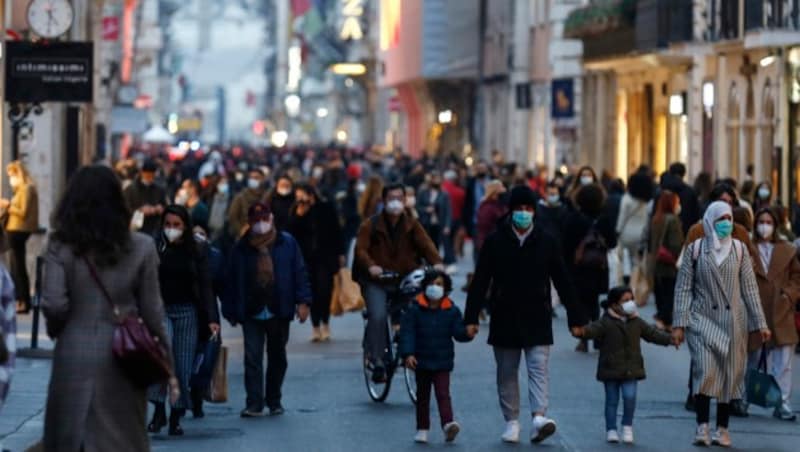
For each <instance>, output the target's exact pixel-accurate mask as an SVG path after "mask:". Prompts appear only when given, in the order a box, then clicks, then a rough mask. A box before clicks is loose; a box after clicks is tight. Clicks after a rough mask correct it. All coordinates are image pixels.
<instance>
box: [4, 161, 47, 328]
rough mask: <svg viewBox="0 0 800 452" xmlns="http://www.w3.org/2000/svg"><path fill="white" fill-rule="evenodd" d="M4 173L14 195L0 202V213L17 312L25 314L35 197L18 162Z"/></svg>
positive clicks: (36, 219)
mask: <svg viewBox="0 0 800 452" xmlns="http://www.w3.org/2000/svg"><path fill="white" fill-rule="evenodd" d="M6 171H7V173H8V179H9V184H10V185H11V189H12V190H13V191H14V196H13V197H12V198H11V200H10V201H9V200H7V199H0V210H1V211H2V212H3V213H4V216H5V217H6V218H7V222H6V225H5V230H6V234H7V236H8V244H9V249H10V250H11V259H9V270H10V271H11V278H12V279H13V280H14V287H15V288H16V297H17V312H19V313H28V312H29V311H30V309H31V290H30V280H29V279H28V270H27V266H26V264H25V263H26V258H27V257H26V256H27V253H26V251H25V246H26V244H27V243H28V239H29V238H30V236H31V234H32V233H34V232H36V231H37V230H38V229H39V196H38V194H37V192H36V185H35V184H34V182H33V179H32V178H31V176H30V174H29V173H28V170H27V169H26V168H25V166H24V165H23V164H22V163H21V162H19V161H15V162H11V163H10V164H9V165H8V168H7V169H6Z"/></svg>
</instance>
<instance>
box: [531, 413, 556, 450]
mask: <svg viewBox="0 0 800 452" xmlns="http://www.w3.org/2000/svg"><path fill="white" fill-rule="evenodd" d="M555 432H556V423H555V421H553V420H552V419H550V418H546V417H544V416H536V417H534V418H533V431H532V432H531V442H532V443H534V444H539V443H541V442H542V441H544V440H545V439H547V438H548V437H549V436H550V435H552V434H553V433H555Z"/></svg>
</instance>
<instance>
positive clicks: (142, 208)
mask: <svg viewBox="0 0 800 452" xmlns="http://www.w3.org/2000/svg"><path fill="white" fill-rule="evenodd" d="M157 169H158V166H157V165H156V163H155V162H154V161H152V160H148V161H146V162H145V163H144V165H142V171H141V173H140V174H139V178H138V179H136V181H135V182H134V183H132V184H131V185H129V186H128V188H126V189H125V191H124V192H123V196H124V198H125V203H126V204H127V205H128V209H129V210H130V211H131V212H134V216H133V217H134V223H140V224H135V226H136V228H137V229H138V230H139V232H141V233H143V234H147V235H149V236H150V237H155V235H156V233H157V232H158V231H159V230H160V229H161V214H163V213H164V208H165V207H166V206H167V192H166V190H164V187H161V186H160V185H157V184H156V182H155V179H156V170H157Z"/></svg>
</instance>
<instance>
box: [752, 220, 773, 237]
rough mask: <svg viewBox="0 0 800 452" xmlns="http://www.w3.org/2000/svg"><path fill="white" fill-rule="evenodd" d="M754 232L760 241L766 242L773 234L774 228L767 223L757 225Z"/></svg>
mask: <svg viewBox="0 0 800 452" xmlns="http://www.w3.org/2000/svg"><path fill="white" fill-rule="evenodd" d="M756 230H757V231H758V235H759V236H761V238H762V239H766V240H768V239H771V238H772V234H773V233H774V232H775V226H773V225H771V224H767V223H759V224H758V226H756Z"/></svg>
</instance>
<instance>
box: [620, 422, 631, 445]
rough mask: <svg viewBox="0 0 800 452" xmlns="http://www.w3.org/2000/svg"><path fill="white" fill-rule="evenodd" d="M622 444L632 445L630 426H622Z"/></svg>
mask: <svg viewBox="0 0 800 452" xmlns="http://www.w3.org/2000/svg"><path fill="white" fill-rule="evenodd" d="M622 442H623V443H625V444H633V427H632V426H630V425H623V426H622Z"/></svg>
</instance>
